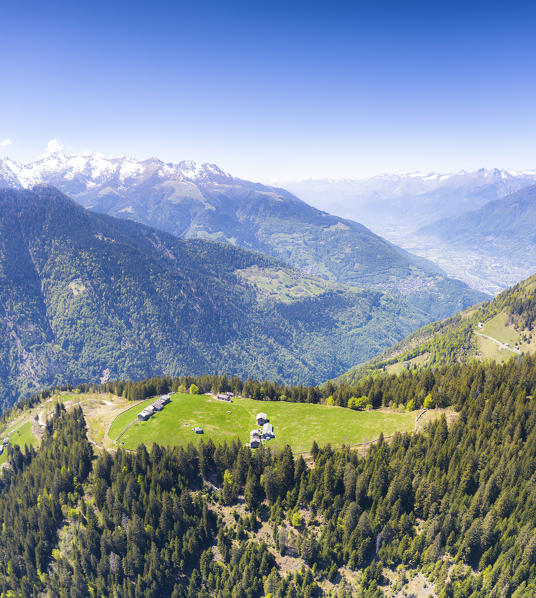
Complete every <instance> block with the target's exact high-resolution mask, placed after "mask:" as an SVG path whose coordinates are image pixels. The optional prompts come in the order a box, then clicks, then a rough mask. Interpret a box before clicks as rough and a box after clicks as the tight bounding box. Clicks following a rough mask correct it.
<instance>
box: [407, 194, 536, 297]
mask: <svg viewBox="0 0 536 598" xmlns="http://www.w3.org/2000/svg"><path fill="white" fill-rule="evenodd" d="M416 237H417V238H418V239H419V243H420V244H421V246H423V247H424V246H427V247H428V248H430V252H429V253H428V255H433V251H435V252H437V256H438V258H439V261H440V260H441V258H440V257H439V255H440V254H442V255H443V256H444V259H445V260H450V262H451V263H454V262H455V261H458V262H459V263H460V264H461V263H464V264H465V267H466V268H467V270H468V272H469V274H471V273H472V274H473V275H474V276H475V277H477V276H480V277H482V278H486V279H487V280H488V281H489V282H495V284H496V285H497V287H498V288H499V289H500V288H504V287H505V286H508V285H509V284H510V285H511V284H513V283H515V282H517V281H518V280H520V279H522V278H525V277H527V276H528V275H529V274H531V273H532V272H534V271H535V270H536V185H533V186H531V187H526V188H525V189H522V190H521V191H517V192H516V193H513V194H511V195H508V196H507V197H504V198H502V199H499V200H496V201H492V202H489V203H487V204H486V205H485V206H483V207H481V208H480V209H478V210H473V211H471V212H467V213H465V214H463V215H461V216H456V217H452V218H445V219H442V220H439V221H437V222H434V223H432V224H430V225H428V226H426V227H423V228H421V229H420V230H419V231H417V235H416ZM489 290H493V289H491V288H489Z"/></svg>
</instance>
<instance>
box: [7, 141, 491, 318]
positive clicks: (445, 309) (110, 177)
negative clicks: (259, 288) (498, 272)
mask: <svg viewBox="0 0 536 598" xmlns="http://www.w3.org/2000/svg"><path fill="white" fill-rule="evenodd" d="M0 175H1V176H0V186H6V187H11V188H18V189H21V188H30V187H32V186H33V185H36V184H41V183H46V184H49V185H53V186H55V187H57V188H58V189H60V190H61V191H62V192H64V193H66V194H67V195H69V196H70V197H73V198H74V199H76V201H77V202H79V203H80V204H82V205H83V206H84V207H86V208H89V209H91V210H93V211H96V212H101V213H105V214H108V215H111V216H117V217H121V218H127V219H130V220H135V221H137V222H140V223H143V224H147V225H149V226H152V227H154V228H158V229H160V230H163V231H166V232H169V233H172V234H174V235H175V236H178V237H181V238H190V239H191V238H202V239H212V240H216V241H224V242H228V243H231V244H233V245H236V246H239V247H242V248H245V249H252V250H256V251H262V252H263V253H267V254H269V255H272V256H274V257H277V258H279V259H283V260H284V261H285V262H288V263H290V264H291V265H292V266H294V267H296V268H298V269H300V270H301V271H302V272H304V273H305V274H311V275H314V276H317V277H320V278H324V279H326V280H328V281H333V282H341V283H345V284H350V285H353V286H356V287H360V288H367V289H373V290H379V291H382V292H389V293H396V294H399V295H401V296H404V297H405V298H407V300H408V301H409V302H410V303H411V304H412V305H413V306H415V307H416V308H418V309H419V310H421V311H423V312H424V313H426V314H427V316H428V318H429V319H430V320H433V319H437V318H441V317H445V316H448V315H451V314H452V313H455V312H456V311H458V310H460V309H463V308H464V307H467V306H468V305H471V304H473V303H475V302H477V301H480V300H482V299H483V298H485V295H483V294H482V293H479V292H476V291H474V290H472V289H470V288H469V287H468V286H467V285H465V284H464V283H462V282H460V281H458V280H455V279H451V278H448V277H447V276H446V275H445V274H444V272H443V271H442V270H441V269H439V268H438V267H437V266H435V265H433V264H432V263H430V262H427V261H426V260H423V259H422V258H418V257H416V256H414V255H411V254H409V253H407V252H406V251H404V250H402V249H400V248H399V247H396V246H395V245H393V244H391V243H389V242H388V241H386V240H385V239H383V238H381V237H379V236H378V235H376V234H374V233H373V232H372V231H370V230H369V229H368V228H366V227H365V226H363V225H361V224H358V223H357V222H353V221H351V220H346V219H344V218H340V217H337V216H333V215H331V214H328V213H326V212H323V211H321V210H318V209H316V208H314V207H312V206H310V205H308V204H307V203H305V202H303V201H302V200H300V199H298V198H297V197H296V196H295V195H292V194H291V193H289V192H288V191H286V190H284V189H280V188H275V187H268V186H265V185H261V184H259V183H253V182H250V181H244V180H242V179H238V178H235V177H233V176H231V175H229V174H226V173H225V172H223V171H222V170H221V169H220V168H218V167H217V166H215V165H213V164H196V163H195V162H190V161H184V162H179V163H178V164H171V163H165V162H162V161H161V160H158V159H157V158H149V159H147V160H143V161H138V160H135V159H133V158H128V157H122V158H105V157H103V156H100V155H98V154H89V155H81V156H65V155H63V154H61V153H58V152H56V153H53V154H49V155H47V156H45V157H43V158H41V159H40V160H37V161H36V162H32V163H30V164H27V165H20V164H16V163H15V162H12V161H10V160H7V159H6V160H3V161H2V162H0Z"/></svg>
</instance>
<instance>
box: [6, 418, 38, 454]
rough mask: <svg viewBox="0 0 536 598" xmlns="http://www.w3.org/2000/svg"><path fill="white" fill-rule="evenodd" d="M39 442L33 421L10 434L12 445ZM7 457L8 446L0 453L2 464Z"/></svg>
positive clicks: (29, 444) (21, 445)
mask: <svg viewBox="0 0 536 598" xmlns="http://www.w3.org/2000/svg"><path fill="white" fill-rule="evenodd" d="M36 442H37V438H36V437H35V436H34V434H33V432H32V422H31V421H29V422H26V423H25V424H23V425H22V426H21V427H20V428H17V429H16V430H15V431H14V432H12V433H11V434H10V436H9V444H10V445H12V446H15V445H18V446H20V447H23V446H25V445H28V446H33V445H34V444H35V443H36ZM6 459H7V448H5V449H4V450H3V451H2V454H1V455H0V464H2V463H4V462H5V460H6Z"/></svg>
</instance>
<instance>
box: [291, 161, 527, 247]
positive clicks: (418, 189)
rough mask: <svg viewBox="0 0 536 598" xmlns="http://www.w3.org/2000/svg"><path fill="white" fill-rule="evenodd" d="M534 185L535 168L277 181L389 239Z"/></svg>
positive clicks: (313, 201) (312, 202)
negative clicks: (400, 232) (398, 233)
mask: <svg viewBox="0 0 536 598" xmlns="http://www.w3.org/2000/svg"><path fill="white" fill-rule="evenodd" d="M535 183H536V170H527V171H515V170H506V169H500V168H492V169H486V168H481V169H479V170H476V171H472V172H471V171H465V170H462V171H460V172H457V173H436V172H432V173H421V172H412V173H407V174H401V175H397V174H382V175H378V176H375V177H371V178H369V179H362V180H360V179H356V180H354V179H305V180H301V181H282V184H284V186H285V188H287V189H289V190H290V191H292V192H293V193H296V194H297V195H299V196H300V197H302V198H303V199H304V200H305V201H308V202H309V203H311V204H312V205H314V206H317V207H322V209H326V210H329V211H330V212H333V213H335V214H338V215H340V216H344V217H346V218H351V219H353V220H357V221H359V222H363V223H364V224H365V225H366V226H370V227H372V228H373V229H374V230H376V231H378V232H379V233H380V234H393V235H394V234H395V232H396V231H415V230H417V229H418V228H420V227H422V226H426V225H427V224H431V223H432V222H435V221H436V220H439V219H441V218H446V217H451V216H456V215H460V214H463V213H465V212H468V211H471V210H475V209H478V208H480V207H482V206H483V205H485V204H486V203H487V202H488V201H493V200H496V199H500V198H501V197H505V196H506V195H509V194H510V193H513V192H515V191H519V190H520V189H522V188H524V187H527V186H529V185H533V184H535ZM395 237H396V235H395ZM396 238H398V237H396Z"/></svg>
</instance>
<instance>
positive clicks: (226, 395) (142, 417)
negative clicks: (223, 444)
mask: <svg viewBox="0 0 536 598" xmlns="http://www.w3.org/2000/svg"><path fill="white" fill-rule="evenodd" d="M207 394H211V393H207ZM212 396H213V397H214V398H215V399H217V400H218V401H225V402H226V403H232V400H231V399H232V397H234V394H233V393H232V392H222V393H219V394H215V395H212ZM170 400H171V399H170V395H169V394H167V395H162V396H161V397H159V398H158V399H156V401H154V402H153V403H151V405H148V406H147V407H145V409H143V410H142V411H140V413H138V420H139V421H147V420H148V419H149V418H150V417H151V416H153V415H154V414H155V413H156V412H157V411H162V409H164V407H165V406H166V405H167V404H168V403H169V402H170ZM227 413H229V414H230V413H231V412H230V411H228V412H227ZM256 421H257V427H256V428H255V429H253V430H251V432H250V434H249V446H250V447H251V448H257V447H258V446H259V445H260V444H261V442H262V441H263V440H264V441H266V440H270V439H271V438H275V434H274V426H273V425H272V424H271V423H270V420H269V419H268V416H267V415H266V413H263V412H260V413H257V416H256ZM192 430H193V431H194V432H195V433H196V434H203V428H202V427H200V426H196V427H195V428H192ZM0 454H1V449H0Z"/></svg>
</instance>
